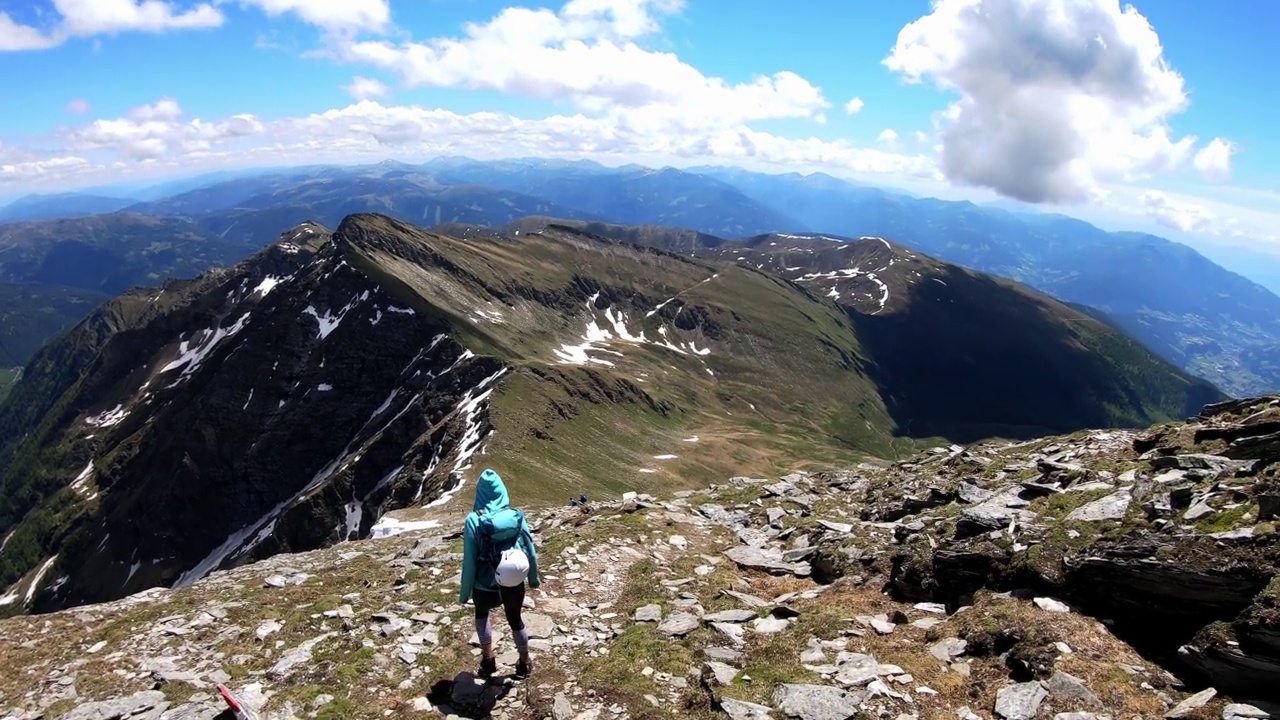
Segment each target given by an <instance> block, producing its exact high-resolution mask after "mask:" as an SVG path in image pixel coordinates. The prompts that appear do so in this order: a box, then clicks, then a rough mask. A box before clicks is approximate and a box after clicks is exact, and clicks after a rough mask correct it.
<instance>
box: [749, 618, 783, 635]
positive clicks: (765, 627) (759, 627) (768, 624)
mask: <svg viewBox="0 0 1280 720" xmlns="http://www.w3.org/2000/svg"><path fill="white" fill-rule="evenodd" d="M790 625H791V622H790V621H789V620H786V619H785V618H778V617H762V618H757V619H756V621H755V622H754V623H752V624H751V629H753V630H755V631H756V632H758V633H762V634H766V635H768V634H772V633H780V632H782V631H783V630H786V629H787V627H788V626H790Z"/></svg>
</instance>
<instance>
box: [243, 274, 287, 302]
mask: <svg viewBox="0 0 1280 720" xmlns="http://www.w3.org/2000/svg"><path fill="white" fill-rule="evenodd" d="M288 279H289V278H283V277H276V276H275V275H268V276H266V277H265V278H263V279H262V282H260V283H258V287H256V288H254V289H253V292H251V293H249V294H250V295H253V294H255V293H256V294H261V295H262V297H266V296H267V294H268V293H270V292H271V291H272V290H274V289H275V288H276V286H277V285H279V284H280V283H282V282H285V281H286V280H288Z"/></svg>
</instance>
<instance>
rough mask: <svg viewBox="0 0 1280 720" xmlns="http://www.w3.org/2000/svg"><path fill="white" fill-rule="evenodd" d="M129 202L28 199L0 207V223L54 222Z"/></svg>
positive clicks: (68, 196) (70, 196) (69, 196)
mask: <svg viewBox="0 0 1280 720" xmlns="http://www.w3.org/2000/svg"><path fill="white" fill-rule="evenodd" d="M134 202H136V201H135V200H131V199H129V198H119V197H107V196H103V195H90V194H85V193H60V194H56V195H28V196H26V197H21V198H18V199H17V200H14V201H13V202H12V203H10V204H8V205H6V206H4V207H0V222H16V221H19V220H51V219H56V218H71V217H82V216H85V215H97V214H100V213H110V212H115V211H117V210H120V209H122V208H124V207H126V206H129V205H132V204H133V203H134Z"/></svg>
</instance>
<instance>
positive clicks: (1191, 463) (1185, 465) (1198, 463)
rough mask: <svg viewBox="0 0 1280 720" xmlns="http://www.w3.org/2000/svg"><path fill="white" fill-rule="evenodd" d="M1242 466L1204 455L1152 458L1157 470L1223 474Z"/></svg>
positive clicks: (1228, 459)
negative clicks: (1202, 471) (1199, 471)
mask: <svg viewBox="0 0 1280 720" xmlns="http://www.w3.org/2000/svg"><path fill="white" fill-rule="evenodd" d="M1241 465H1243V463H1241V462H1240V461H1239V460H1232V459H1231V458H1226V457H1222V456H1221V455H1207V454H1204V453H1190V454H1187V455H1157V456H1156V457H1153V458H1151V467H1153V468H1155V469H1156V470H1169V469H1174V470H1215V471H1219V472H1221V471H1222V470H1227V469H1235V468H1238V467H1240V466H1241Z"/></svg>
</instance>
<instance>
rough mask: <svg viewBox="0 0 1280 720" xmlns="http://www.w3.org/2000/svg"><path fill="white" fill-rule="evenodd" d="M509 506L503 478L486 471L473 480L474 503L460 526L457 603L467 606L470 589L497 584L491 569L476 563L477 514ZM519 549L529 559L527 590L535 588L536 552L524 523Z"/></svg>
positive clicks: (491, 587) (538, 582) (531, 536)
mask: <svg viewBox="0 0 1280 720" xmlns="http://www.w3.org/2000/svg"><path fill="white" fill-rule="evenodd" d="M510 506H511V498H510V497H509V496H508V495H507V486H506V485H504V484H503V482H502V478H501V477H499V475H498V473H496V472H494V471H493V470H485V471H484V472H482V473H480V477H479V479H477V480H476V500H475V502H474V503H473V504H472V506H471V512H470V513H469V514H468V515H467V520H466V522H465V523H463V526H462V588H461V589H460V590H459V591H458V602H459V603H466V602H467V600H470V599H471V593H472V591H473V590H496V589H497V587H498V583H497V581H496V580H494V577H493V568H491V567H488V566H484V567H480V563H479V562H477V557H476V555H477V548H476V528H478V527H479V526H480V512H481V511H482V510H483V511H485V512H489V513H492V512H495V511H497V510H501V509H503V508H505V507H510ZM518 543H519V547H520V549H521V550H523V551H524V554H525V555H528V556H529V578H528V580H527V582H528V583H529V587H535V588H536V587H538V585H540V584H541V581H540V580H539V579H538V551H537V550H536V549H535V548H534V546H533V533H532V531H530V530H529V524H528V523H524V524H523V527H522V528H521V529H520V539H519V541H518Z"/></svg>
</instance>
